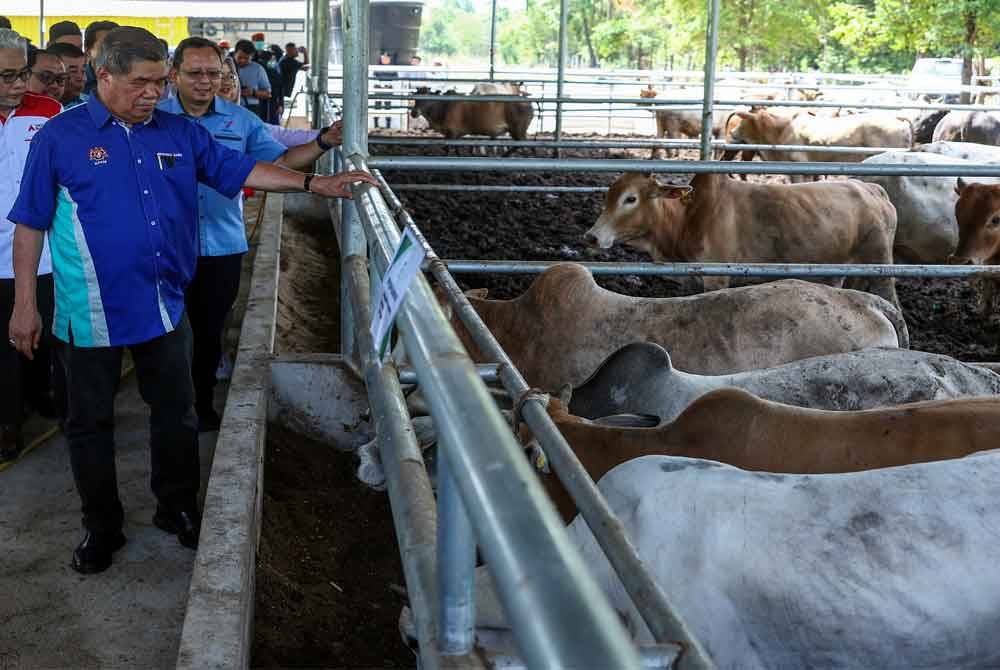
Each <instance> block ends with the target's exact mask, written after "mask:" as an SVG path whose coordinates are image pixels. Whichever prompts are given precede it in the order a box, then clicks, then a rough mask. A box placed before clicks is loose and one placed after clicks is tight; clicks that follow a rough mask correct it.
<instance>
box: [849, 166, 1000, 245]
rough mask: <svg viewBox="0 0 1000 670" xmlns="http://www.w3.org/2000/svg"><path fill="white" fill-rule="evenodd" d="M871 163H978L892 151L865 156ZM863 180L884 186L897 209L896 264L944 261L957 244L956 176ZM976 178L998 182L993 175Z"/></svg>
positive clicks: (882, 177)
mask: <svg viewBox="0 0 1000 670" xmlns="http://www.w3.org/2000/svg"><path fill="white" fill-rule="evenodd" d="M864 162H865V163H866V164H870V165H885V164H890V165H892V164H897V163H902V164H904V165H917V166H924V165H926V166H937V165H968V166H969V167H973V166H975V165H978V163H977V162H974V161H966V160H962V159H959V158H952V157H949V156H942V155H939V154H935V153H927V152H915V151H914V152H903V151H891V152H887V153H884V154H879V155H877V156H872V157H870V158H866V159H865V161H864ZM859 179H861V180H862V181H866V182H870V183H872V184H878V185H879V186H881V187H882V188H884V189H885V192H886V193H887V194H888V195H889V200H890V201H891V202H892V204H893V206H895V208H896V219H897V224H896V236H895V239H894V242H893V257H894V259H895V261H896V262H897V263H945V262H947V261H948V258H949V257H950V256H951V255H952V254H954V253H955V246H956V245H957V244H958V224H957V223H956V222H955V203H956V202H957V200H958V196H957V195H956V194H955V177H924V176H910V175H870V176H864V177H859ZM977 181H985V182H989V183H995V182H996V181H997V179H995V178H992V177H985V178H977Z"/></svg>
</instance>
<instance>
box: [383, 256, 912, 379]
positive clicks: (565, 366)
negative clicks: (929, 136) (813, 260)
mask: <svg viewBox="0 0 1000 670" xmlns="http://www.w3.org/2000/svg"><path fill="white" fill-rule="evenodd" d="M467 295H468V296H469V301H470V302H471V303H472V306H473V308H475V310H476V312H478V314H479V316H480V317H481V318H482V320H483V321H484V322H485V324H486V326H487V327H488V328H489V329H490V330H491V331H492V332H493V335H494V336H495V337H496V339H497V341H498V342H499V344H500V346H502V347H503V349H504V351H506V352H507V355H508V356H509V357H510V358H511V360H512V361H513V363H514V365H515V366H516V367H517V368H518V370H520V371H521V373H522V374H523V375H524V377H525V379H526V380H527V382H528V383H529V384H530V385H532V386H535V387H540V388H544V389H558V388H560V387H561V386H562V385H564V384H570V385H571V386H579V385H580V384H582V383H583V382H584V381H586V379H587V378H588V377H590V375H591V374H593V372H594V370H596V369H597V367H598V366H599V365H600V364H601V363H602V362H603V361H604V360H605V359H606V358H607V357H608V356H609V355H611V354H612V353H614V352H615V351H617V350H618V349H620V348H622V347H623V346H625V345H626V344H630V343H632V342H643V341H648V342H655V343H656V344H659V345H660V346H662V347H664V348H666V349H667V350H668V351H670V353H671V356H673V358H674V361H675V362H676V364H677V365H678V366H680V367H682V368H683V369H684V370H688V371H690V372H696V373H698V374H728V373H731V372H740V371H743V370H753V369H755V368H766V367H771V366H774V365H781V364H782V363H787V362H789V361H796V360H799V359H802V358H808V357H810V356H820V355H823V354H832V353H838V352H842V351H854V350H855V349H863V348H865V347H873V346H887V347H896V346H900V347H903V348H905V347H907V346H908V336H907V334H906V326H905V323H904V322H903V319H902V316H901V314H900V312H899V310H897V309H896V308H895V307H894V306H893V305H892V304H890V303H888V302H886V301H884V300H882V299H881V298H878V297H877V296H873V295H871V294H869V293H863V292H860V291H851V290H848V289H835V288H831V287H829V286H824V285H822V284H815V283H811V282H803V281H799V280H796V279H786V280H782V281H777V282H771V283H768V284H761V285H757V286H745V287H741V288H735V289H727V290H724V291H713V292H712V293H705V294H702V295H696V296H690V297H684V298H637V297H631V296H625V295H621V294H618V293H614V292H612V291H608V290H606V289H603V288H601V287H600V286H598V285H597V283H596V282H595V281H594V278H593V277H592V276H591V274H590V272H589V271H588V270H587V269H586V268H585V267H583V266H582V265H577V264H575V263H558V264H556V265H554V266H552V267H551V268H549V269H548V270H546V271H545V272H544V273H542V274H541V275H540V276H539V277H538V278H537V279H535V281H534V282H533V283H532V284H531V286H530V287H529V288H528V290H527V291H526V292H525V293H523V294H522V295H521V296H519V297H517V298H515V299H513V300H488V299H486V293H485V291H483V290H476V291H470V292H469V293H467ZM439 300H440V301H442V304H443V305H444V308H445V314H446V316H447V317H448V318H449V319H451V323H452V326H453V327H454V329H455V332H456V333H457V334H458V336H459V338H460V339H461V340H462V342H463V344H464V345H465V347H466V348H467V349H468V351H469V353H470V355H471V356H472V358H473V360H474V361H475V362H477V363H488V362H491V361H490V360H489V359H488V358H487V357H486V356H484V355H483V354H482V352H480V351H479V349H478V347H476V346H475V344H474V343H473V342H472V339H471V337H470V336H469V334H468V332H467V331H466V329H465V327H464V326H463V325H462V324H461V321H460V320H459V319H458V317H457V315H454V314H453V313H452V311H451V309H450V306H449V304H448V303H447V300H446V299H445V298H444V297H443V296H441V295H440V294H439ZM397 353H398V354H399V355H400V356H402V355H403V353H404V352H403V351H398V352H397Z"/></svg>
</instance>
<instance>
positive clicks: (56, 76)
mask: <svg viewBox="0 0 1000 670" xmlns="http://www.w3.org/2000/svg"><path fill="white" fill-rule="evenodd" d="M68 78H69V76H68V75H67V74H66V66H65V65H64V64H63V62H62V60H61V59H59V58H58V57H56V56H52V55H51V54H45V53H40V54H38V56H37V57H36V58H35V64H34V66H32V68H31V79H30V80H29V82H28V90H29V91H31V92H32V93H38V94H39V95H47V96H49V97H50V98H54V99H55V100H62V97H63V91H64V89H65V88H66V80H67V79H68Z"/></svg>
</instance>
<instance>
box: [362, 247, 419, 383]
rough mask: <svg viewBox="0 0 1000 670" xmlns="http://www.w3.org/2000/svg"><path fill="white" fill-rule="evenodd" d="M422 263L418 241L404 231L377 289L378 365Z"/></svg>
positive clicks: (375, 330) (374, 333) (374, 327)
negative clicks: (397, 313) (400, 309)
mask: <svg viewBox="0 0 1000 670" xmlns="http://www.w3.org/2000/svg"><path fill="white" fill-rule="evenodd" d="M423 262H424V248H423V246H422V245H421V244H420V242H418V241H417V238H416V237H415V236H414V235H413V233H412V232H411V231H410V229H409V228H406V229H405V230H404V231H403V237H402V238H401V239H400V240H399V247H397V248H396V253H395V255H394V256H393V257H392V262H391V263H390V264H389V268H388V269H387V270H386V272H385V276H384V277H383V278H382V285H381V286H380V287H379V297H378V305H377V307H376V308H375V316H374V317H373V318H372V325H371V333H372V339H373V341H374V342H375V344H376V346H377V347H378V360H379V363H380V364H381V362H382V360H383V358H384V357H385V352H386V350H387V349H388V348H389V332H390V331H391V330H392V323H393V321H394V320H395V318H396V312H398V311H399V306H400V305H402V304H403V299H404V298H405V297H406V292H407V291H408V290H409V288H410V284H411V283H413V279H414V278H415V277H416V276H417V273H419V272H420V266H421V265H422V264H423Z"/></svg>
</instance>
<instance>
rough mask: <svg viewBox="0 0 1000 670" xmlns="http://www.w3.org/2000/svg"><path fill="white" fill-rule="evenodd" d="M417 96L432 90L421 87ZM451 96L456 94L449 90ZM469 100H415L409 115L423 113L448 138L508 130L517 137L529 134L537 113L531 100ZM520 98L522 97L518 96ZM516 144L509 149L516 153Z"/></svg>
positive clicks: (520, 138) (494, 134) (521, 137)
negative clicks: (529, 128)
mask: <svg viewBox="0 0 1000 670" xmlns="http://www.w3.org/2000/svg"><path fill="white" fill-rule="evenodd" d="M416 93H417V95H430V94H431V92H430V89H428V88H427V87H426V86H421V87H420V88H418V89H417V91H416ZM448 95H454V92H452V91H449V92H448ZM468 97H469V100H468V101H465V100H416V101H414V103H413V109H411V110H410V116H412V117H414V118H416V117H418V116H423V117H424V118H426V119H427V122H428V123H429V124H430V127H431V128H433V129H434V130H436V131H438V132H439V133H441V134H443V135H444V136H445V137H446V138H448V139H458V138H459V137H464V136H466V135H486V136H488V137H490V138H491V139H496V138H497V137H498V136H499V135H503V134H504V133H506V132H509V133H510V136H511V137H512V138H513V139H515V140H525V139H527V137H528V126H530V125H531V120H532V119H533V118H534V116H535V112H534V110H533V109H532V106H531V103H530V102H526V101H525V102H522V101H512V102H489V101H476V100H475V97H474V96H468ZM519 97H520V96H519ZM514 149H515V147H512V148H511V149H510V150H508V152H507V153H508V154H510V153H511V152H513V151H514Z"/></svg>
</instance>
